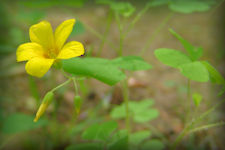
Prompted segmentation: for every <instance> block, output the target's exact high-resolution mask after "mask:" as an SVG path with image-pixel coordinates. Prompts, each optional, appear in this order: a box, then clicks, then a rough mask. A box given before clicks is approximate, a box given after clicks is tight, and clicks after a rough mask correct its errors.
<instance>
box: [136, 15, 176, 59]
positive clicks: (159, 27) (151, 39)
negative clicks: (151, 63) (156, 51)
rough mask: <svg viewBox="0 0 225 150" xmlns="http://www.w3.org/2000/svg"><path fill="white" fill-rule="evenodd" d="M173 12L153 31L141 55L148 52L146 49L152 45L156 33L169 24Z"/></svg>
mask: <svg viewBox="0 0 225 150" xmlns="http://www.w3.org/2000/svg"><path fill="white" fill-rule="evenodd" d="M173 14H174V13H173V12H171V13H169V14H168V15H167V16H166V18H165V19H164V20H163V22H162V23H161V24H160V25H159V26H158V27H157V29H156V30H155V31H154V32H153V34H152V35H151V36H150V37H149V38H148V40H147V42H146V44H145V45H144V47H143V48H142V50H141V52H140V55H141V56H143V55H144V53H145V52H146V50H147V49H148V47H149V46H150V44H151V43H152V41H153V40H154V39H155V37H156V35H157V34H158V33H159V32H160V31H161V29H162V28H163V27H164V26H165V25H166V24H167V22H168V21H169V19H170V18H171V17H172V16H173Z"/></svg>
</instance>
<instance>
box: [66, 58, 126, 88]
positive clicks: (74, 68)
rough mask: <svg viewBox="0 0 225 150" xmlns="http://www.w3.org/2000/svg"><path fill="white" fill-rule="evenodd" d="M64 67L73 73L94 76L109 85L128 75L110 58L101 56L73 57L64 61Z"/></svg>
mask: <svg viewBox="0 0 225 150" xmlns="http://www.w3.org/2000/svg"><path fill="white" fill-rule="evenodd" d="M63 69H64V70H65V71H66V72H68V73H71V74H73V75H80V76H86V77H93V78H95V79H97V80H99V81H102V82H104V83H106V84H109V85H114V84H116V83H117V82H119V81H121V80H123V79H124V78H125V77H126V76H125V75H124V73H123V72H122V71H121V70H119V69H118V68H117V67H116V66H114V65H112V64H111V63H110V62H109V60H107V59H101V58H90V57H88V58H83V59H81V58H72V59H68V60H64V61H63Z"/></svg>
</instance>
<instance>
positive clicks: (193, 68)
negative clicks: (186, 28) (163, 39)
mask: <svg viewBox="0 0 225 150" xmlns="http://www.w3.org/2000/svg"><path fill="white" fill-rule="evenodd" d="M170 32H171V33H172V34H173V35H174V36H175V37H176V38H177V39H178V40H179V41H180V42H181V44H182V45H183V46H184V48H185V49H186V51H187V53H188V56H187V55H186V54H184V53H182V52H179V51H177V50H173V49H168V48H159V49H156V50H155V52H154V53H155V56H156V58H157V59H158V60H160V61H161V62H162V63H164V64H166V65H168V66H171V67H174V68H178V69H179V70H180V72H181V74H183V75H184V76H185V77H187V78H188V79H190V80H194V81H198V82H207V81H208V80H209V79H210V81H211V82H213V83H217V84H222V85H224V84H225V79H224V78H223V76H222V75H221V74H220V73H219V72H218V71H217V70H216V69H215V68H214V67H213V66H212V65H210V64H209V63H208V62H207V61H198V59H199V58H200V57H201V56H202V48H199V47H195V46H192V45H191V44H190V43H189V42H188V41H186V40H184V39H183V38H182V37H181V36H180V35H179V34H177V33H176V32H175V31H173V30H172V29H170Z"/></svg>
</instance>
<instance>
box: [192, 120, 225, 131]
mask: <svg viewBox="0 0 225 150" xmlns="http://www.w3.org/2000/svg"><path fill="white" fill-rule="evenodd" d="M222 125H225V122H224V121H221V122H216V123H212V124H207V125H203V126H201V127H197V128H194V129H191V130H190V131H189V132H188V134H191V133H194V132H197V131H201V130H204V129H209V128H212V127H217V126H222Z"/></svg>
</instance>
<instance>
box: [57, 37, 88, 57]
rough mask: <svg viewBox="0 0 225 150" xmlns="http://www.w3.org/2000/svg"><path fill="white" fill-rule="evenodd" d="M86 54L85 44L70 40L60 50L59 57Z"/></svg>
mask: <svg viewBox="0 0 225 150" xmlns="http://www.w3.org/2000/svg"><path fill="white" fill-rule="evenodd" d="M83 54H84V46H83V45H82V44H81V43H80V42H77V41H71V42H68V43H67V44H66V45H65V46H64V47H63V49H62V50H61V51H60V52H59V55H58V56H57V59H69V58H72V57H77V56H81V55H83Z"/></svg>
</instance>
